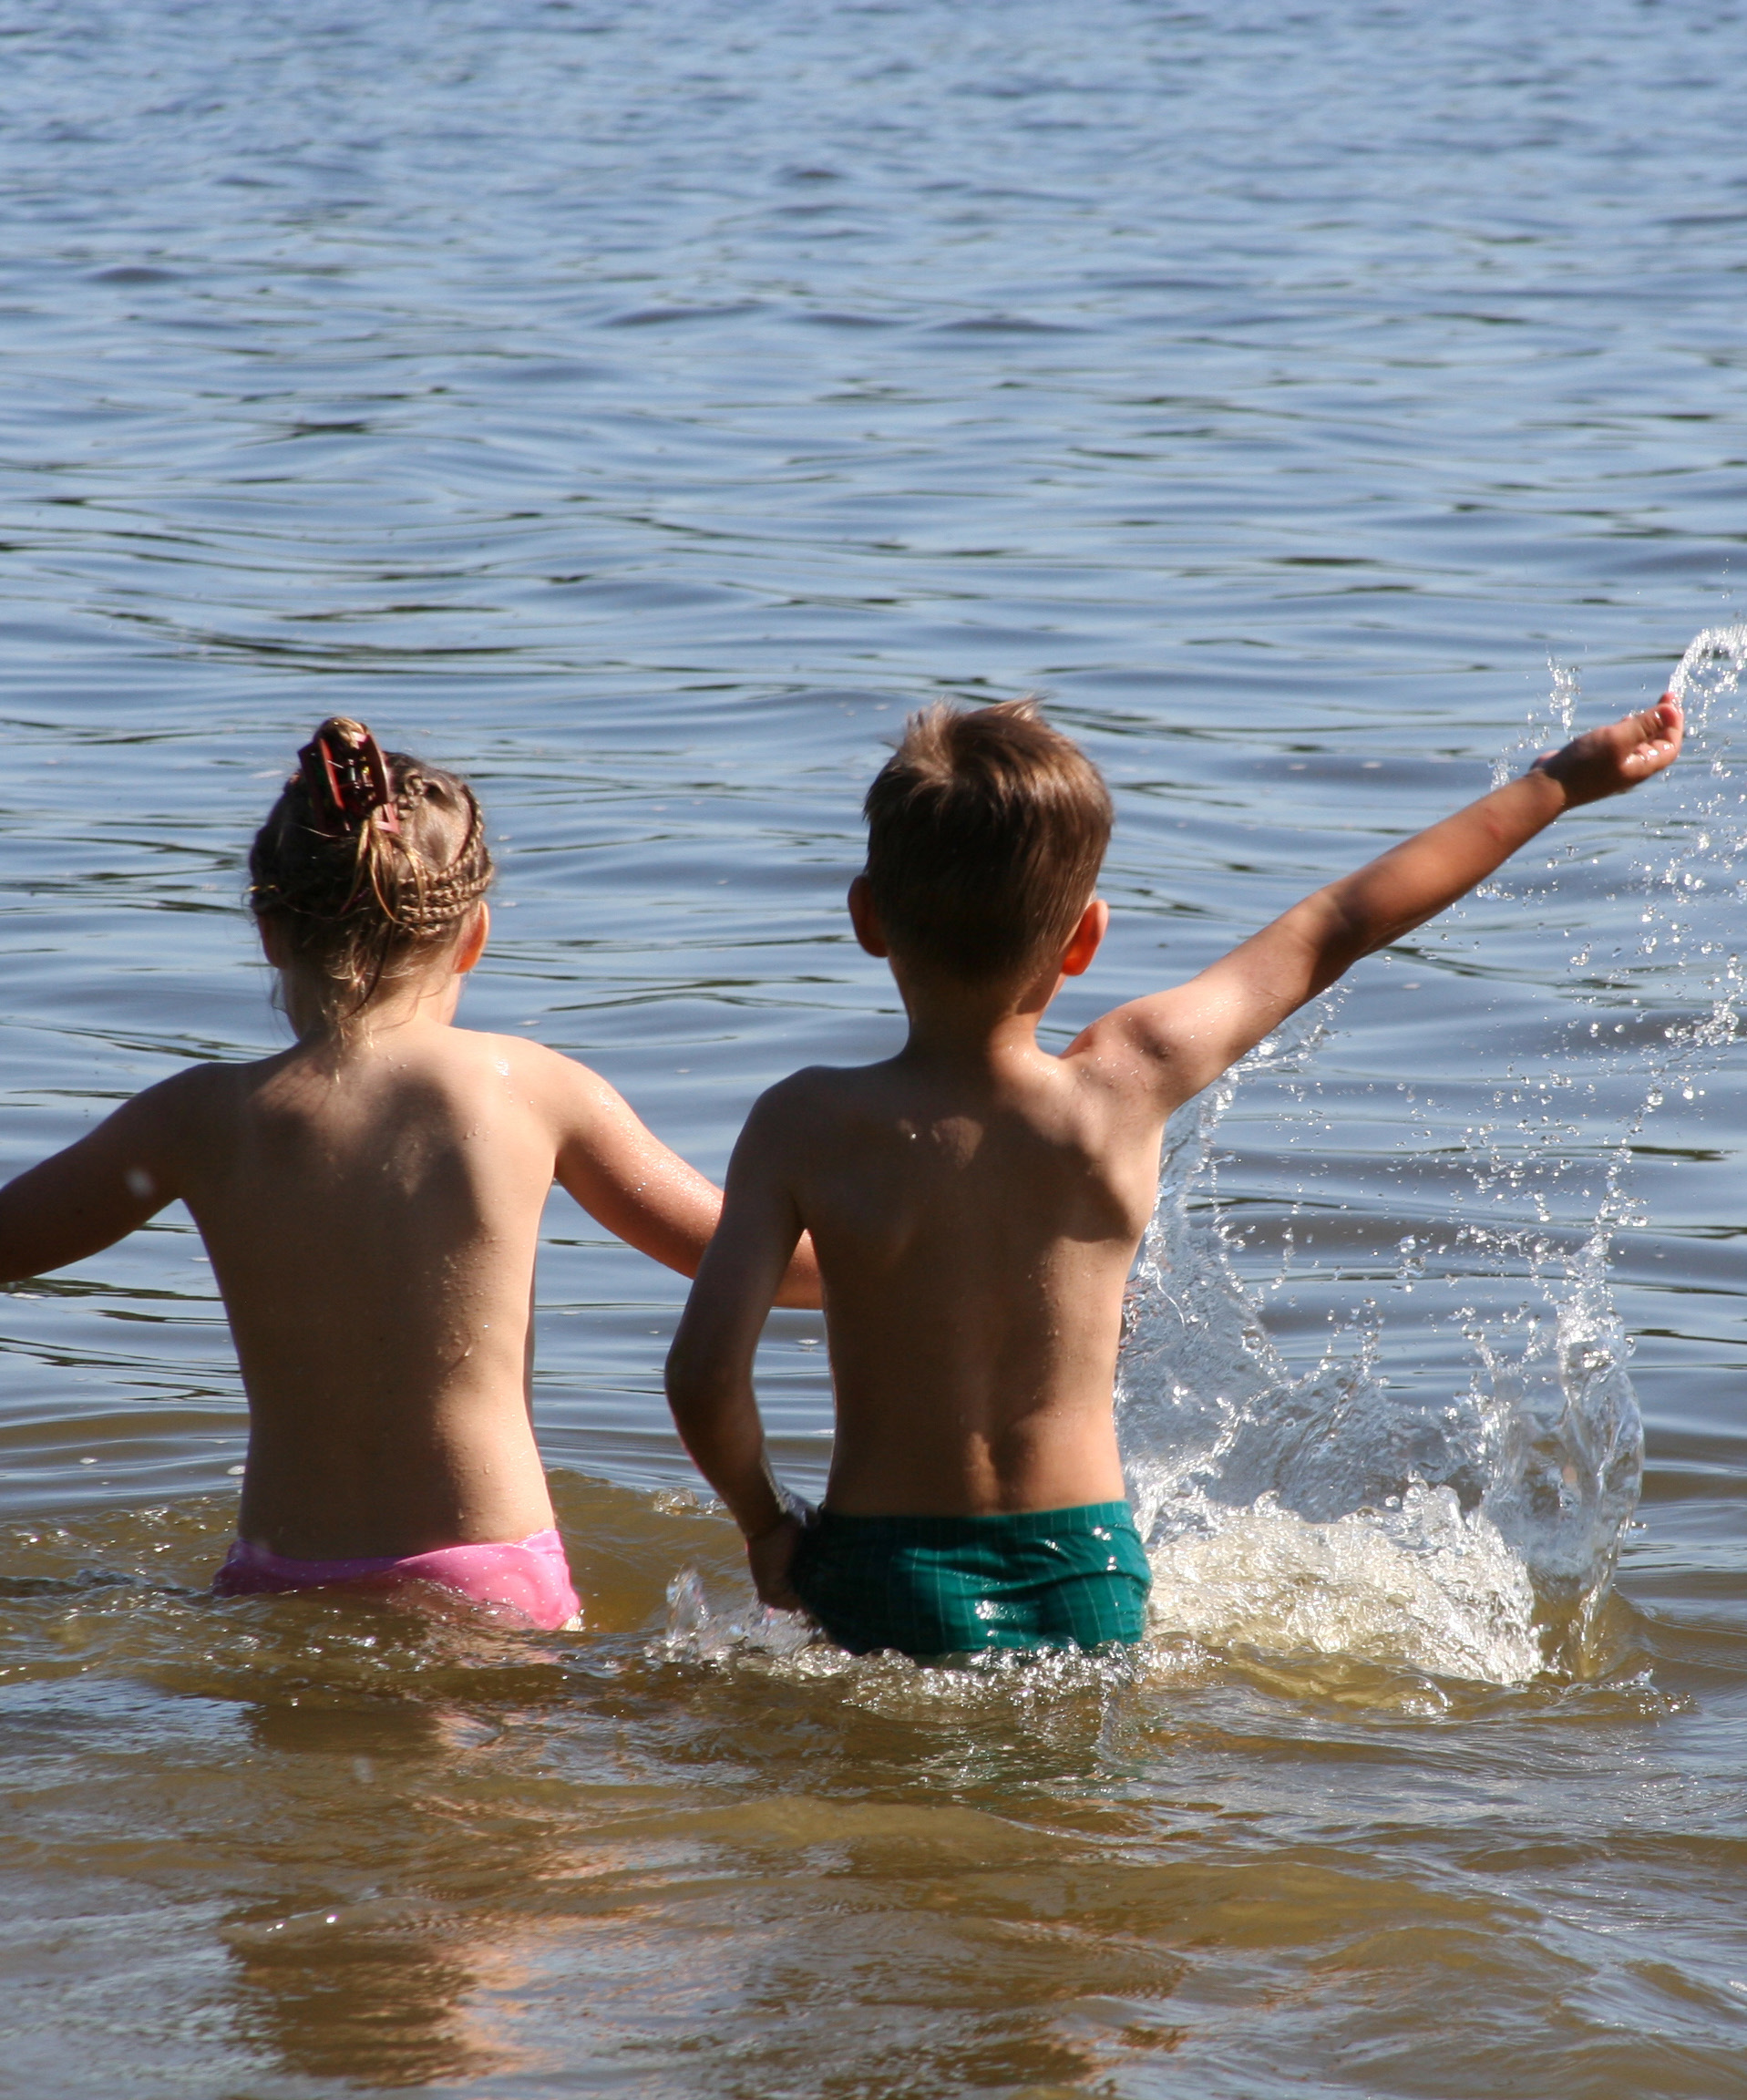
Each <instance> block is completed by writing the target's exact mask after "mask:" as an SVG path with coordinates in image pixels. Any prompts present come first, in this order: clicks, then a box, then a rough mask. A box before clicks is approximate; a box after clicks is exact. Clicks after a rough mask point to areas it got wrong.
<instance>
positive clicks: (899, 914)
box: [862, 700, 1112, 983]
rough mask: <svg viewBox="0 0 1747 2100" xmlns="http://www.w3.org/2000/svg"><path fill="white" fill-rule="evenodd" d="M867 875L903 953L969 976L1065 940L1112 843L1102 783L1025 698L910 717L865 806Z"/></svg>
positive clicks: (1015, 967) (995, 973)
mask: <svg viewBox="0 0 1747 2100" xmlns="http://www.w3.org/2000/svg"><path fill="white" fill-rule="evenodd" d="M862 814H863V815H864V816H865V817H866V818H867V819H868V890H870V892H871V893H872V900H873V904H874V909H875V910H876V911H878V912H879V920H880V924H881V926H882V928H883V930H884V932H885V934H886V937H887V939H888V940H889V942H890V943H891V946H892V947H893V949H894V950H895V951H897V952H899V954H901V955H902V956H904V957H905V959H906V960H912V961H914V962H919V963H920V964H922V965H923V966H924V967H930V966H931V967H933V968H935V969H939V970H943V971H946V972H948V973H950V974H951V975H952V976H954V977H958V978H961V979H963V980H965V981H967V982H971V983H975V982H978V981H984V980H987V979H989V978H992V977H1001V976H1006V975H1009V974H1017V973H1019V972H1020V971H1021V970H1023V969H1025V968H1027V967H1028V966H1030V965H1032V964H1034V963H1037V962H1042V961H1043V958H1044V957H1045V956H1046V955H1047V953H1048V952H1049V951H1050V950H1051V949H1052V948H1055V947H1060V946H1062V945H1064V943H1065V942H1066V941H1067V939H1068V937H1069V935H1070V934H1071V933H1072V932H1074V926H1075V924H1076V923H1077V921H1078V920H1079V917H1080V914H1081V913H1082V912H1083V911H1084V910H1085V907H1086V904H1087V902H1088V901H1089V900H1090V898H1091V895H1092V889H1093V885H1094V883H1095V882H1096V880H1097V879H1098V870H1099V868H1100V867H1101V866H1102V865H1103V863H1104V856H1105V848H1106V847H1107V846H1108V845H1109V843H1110V826H1111V820H1112V810H1111V806H1110V791H1109V789H1108V788H1107V787H1105V784H1104V778H1103V776H1102V775H1101V774H1100V773H1099V771H1098V769H1097V767H1095V766H1094V764H1093V763H1092V761H1091V759H1089V758H1088V757H1086V755H1085V753H1084V751H1082V750H1081V749H1080V747H1079V746H1078V745H1077V744H1075V743H1074V742H1073V741H1072V740H1071V739H1070V738H1068V737H1066V736H1063V735H1062V734H1061V732H1060V731H1059V730H1055V729H1052V728H1051V727H1050V726H1049V724H1048V723H1047V722H1045V721H1044V720H1043V716H1042V715H1040V714H1039V713H1038V710H1037V704H1036V702H1035V701H1033V700H1004V701H1002V703H1001V704H1000V705H997V706H993V707H977V708H973V709H968V710H967V709H960V708H954V707H949V706H946V705H936V706H933V707H929V708H926V709H924V710H923V712H922V713H921V714H920V715H911V716H910V718H909V722H908V723H907V724H906V726H905V729H904V737H903V741H902V742H901V743H900V744H899V746H898V748H897V750H896V751H895V752H894V753H893V754H892V756H891V757H890V758H889V759H888V760H887V762H886V764H885V765H884V766H883V767H881V768H880V770H879V776H878V777H877V778H876V779H875V781H874V784H873V786H872V787H869V788H868V798H867V800H866V802H865V803H864V804H863V805H862Z"/></svg>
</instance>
